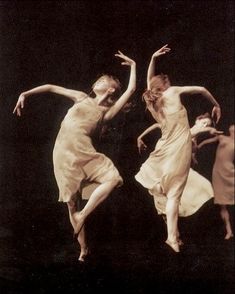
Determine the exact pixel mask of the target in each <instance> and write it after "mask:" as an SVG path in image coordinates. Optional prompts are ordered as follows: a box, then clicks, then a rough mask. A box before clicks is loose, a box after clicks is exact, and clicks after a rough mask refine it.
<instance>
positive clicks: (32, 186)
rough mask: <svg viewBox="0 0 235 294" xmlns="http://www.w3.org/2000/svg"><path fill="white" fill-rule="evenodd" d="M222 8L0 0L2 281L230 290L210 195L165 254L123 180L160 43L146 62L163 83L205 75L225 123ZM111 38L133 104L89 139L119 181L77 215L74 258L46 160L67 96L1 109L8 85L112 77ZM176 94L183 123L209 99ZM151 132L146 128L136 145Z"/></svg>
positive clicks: (229, 115)
mask: <svg viewBox="0 0 235 294" xmlns="http://www.w3.org/2000/svg"><path fill="white" fill-rule="evenodd" d="M233 15H234V4H233V1H148V0H146V1H138V0H137V1H134V0H133V1H130V0H129V1H94V2H92V1H85V0H84V1H38V2H34V1H0V68H1V71H0V115H1V124H0V193H1V194H0V215H1V217H0V239H1V243H0V287H2V289H3V292H2V293H8V292H9V293H26V292H27V293H28V292H29V293H47V292H50V291H51V289H54V290H55V292H56V293H67V292H72V293H77V292H80V293H96V291H98V290H100V291H104V290H108V291H109V292H110V291H112V292H115V293H116V291H117V292H119V291H122V292H123V293H124V292H125V293H150V292H153V293H157V292H159V293H171V292H172V291H175V290H177V289H178V290H180V291H181V292H184V291H185V293H196V292H198V291H202V292H203V291H204V292H205V291H207V292H208V291H209V292H210V291H211V292H213V293H230V292H232V291H233V288H232V287H233V283H232V277H233V273H234V253H233V250H234V247H233V242H232V241H227V242H225V241H224V240H223V237H224V230H223V224H222V222H221V220H220V218H219V210H218V207H216V206H215V205H214V204H213V201H209V202H208V203H206V204H205V205H204V206H203V207H202V209H201V210H199V211H198V212H197V213H196V214H195V215H194V216H192V217H188V218H185V219H182V220H180V226H181V231H182V237H183V239H184V241H185V243H186V244H185V249H184V250H183V252H182V253H180V255H179V256H175V255H174V254H173V253H172V252H170V251H169V250H168V249H167V248H165V246H164V240H165V237H166V231H165V224H164V222H163V221H162V220H161V218H159V217H158V216H157V213H156V211H155V208H154V206H153V201H152V198H151V197H149V195H148V193H147V191H145V190H144V189H142V188H141V187H140V186H139V185H138V184H137V183H135V181H134V175H135V173H136V172H137V171H138V168H139V167H140V164H141V163H142V162H143V161H144V159H145V158H146V157H147V155H148V153H146V154H143V155H142V156H139V154H138V152H137V149H136V137H137V136H138V134H140V132H142V131H143V130H144V129H145V128H146V127H147V126H149V125H150V124H151V123H152V122H153V120H152V118H151V117H150V115H149V114H148V113H147V112H145V106H144V104H143V103H142V101H141V95H142V93H143V91H144V89H145V85H146V83H145V80H146V71H147V66H148V62H149V60H150V57H151V54H152V53H153V52H154V51H155V50H157V49H159V48H160V47H161V46H163V45H164V44H169V47H171V49H172V50H171V52H170V54H169V55H167V56H164V57H162V58H161V59H160V60H159V62H158V67H157V71H159V72H165V73H168V74H169V76H170V78H171V81H172V84H173V85H200V86H205V87H206V88H207V89H208V90H209V91H210V92H211V93H212V94H213V95H214V97H215V98H216V99H217V100H218V102H219V103H220V104H221V108H222V119H221V121H220V122H219V124H218V128H219V129H221V130H224V131H225V132H226V131H227V128H228V126H229V125H230V124H231V123H233V122H234V121H233V118H234V55H233V54H234V53H233V51H234V23H233V21H234V18H233ZM117 50H121V51H123V52H124V54H127V55H128V56H130V57H131V58H133V59H135V60H136V62H137V74H138V76H137V79H138V84H137V86H138V87H137V91H136V92H135V94H134V95H133V98H132V101H133V104H134V105H135V106H134V107H133V109H132V110H131V111H130V112H129V113H121V114H120V115H118V116H117V118H116V119H114V121H113V122H112V123H111V124H110V125H109V129H108V131H107V132H106V133H105V134H104V136H103V138H102V141H99V140H96V146H97V149H98V150H100V151H102V152H104V153H105V154H107V155H108V156H109V157H110V158H112V160H113V161H114V162H115V164H116V166H117V167H118V169H119V171H120V173H121V175H122V176H123V178H124V181H125V184H124V185H123V187H122V188H120V189H118V190H117V191H115V192H113V193H112V194H111V195H110V197H109V198H108V199H107V201H105V202H104V203H103V204H102V205H101V206H100V207H99V208H98V209H97V210H96V211H95V212H94V213H93V214H92V215H91V216H90V218H89V219H88V221H87V230H88V233H89V239H88V242H89V244H90V247H91V257H90V261H89V262H88V265H86V266H81V265H80V264H77V262H76V258H77V256H78V253H79V250H78V246H77V244H76V242H75V241H74V240H73V238H72V228H71V227H70V224H69V220H68V217H67V207H66V205H65V204H62V203H58V202H57V198H58V190H57V186H56V183H55V179H54V175H53V166H52V150H53V144H54V141H55V138H56V135H57V132H58V130H59V126H60V123H61V121H62V119H63V117H64V115H65V114H66V112H67V110H68V108H69V107H70V106H71V102H70V101H69V100H66V99H65V98H64V97H59V96H57V95H52V94H44V95H35V96H32V97H30V99H28V101H27V104H26V106H25V110H24V115H23V116H22V117H21V118H17V117H16V116H13V115H12V110H13V108H14V106H15V103H16V101H17V99H18V96H19V95H20V93H21V92H23V91H25V90H28V89H30V88H33V87H35V86H38V85H41V84H45V83H52V84H57V85H60V86H64V87H67V88H72V89H78V90H82V91H85V92H86V91H87V92H89V91H90V87H91V85H92V83H93V82H94V81H95V79H96V78H97V77H98V76H99V74H101V73H110V74H114V75H115V76H117V77H118V78H119V79H120V81H121V83H122V85H123V89H125V87H126V85H127V83H128V74H129V69H127V68H125V67H122V66H121V65H120V62H119V60H118V59H117V58H115V57H114V54H115V53H116V52H117ZM183 102H184V104H185V106H186V108H187V110H188V114H189V121H190V125H192V124H193V122H194V120H195V117H196V116H197V115H199V114H201V113H204V112H206V111H211V105H210V103H209V102H208V101H205V99H203V98H202V97H200V96H197V95H194V96H193V97H183ZM159 135H160V134H159V133H157V132H156V134H154V133H152V134H151V135H150V136H148V137H147V138H146V142H147V143H148V145H149V150H151V149H152V148H153V146H154V144H155V140H156V137H157V138H158V137H159ZM215 148H216V145H213V146H207V147H205V148H203V150H202V151H201V152H200V153H199V155H198V159H199V165H198V167H197V170H198V171H199V172H200V173H201V174H203V175H204V176H206V177H207V178H208V179H211V170H212V165H213V161H214V155H215ZM148 152H149V151H148ZM231 210H232V209H231ZM231 212H232V213H233V211H231ZM152 289H153V290H152ZM209 292H208V293H209Z"/></svg>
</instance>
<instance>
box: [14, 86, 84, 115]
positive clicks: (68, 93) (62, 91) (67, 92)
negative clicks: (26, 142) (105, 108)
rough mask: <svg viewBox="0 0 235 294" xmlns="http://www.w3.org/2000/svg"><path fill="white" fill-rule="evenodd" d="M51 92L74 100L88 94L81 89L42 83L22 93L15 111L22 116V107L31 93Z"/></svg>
mask: <svg viewBox="0 0 235 294" xmlns="http://www.w3.org/2000/svg"><path fill="white" fill-rule="evenodd" d="M46 92H51V93H55V94H59V95H63V96H65V97H67V98H69V99H71V100H73V101H74V102H76V101H78V100H80V99H81V98H82V97H85V96H86V94H85V93H83V92H80V91H75V90H71V89H67V88H63V87H60V86H56V85H51V84H46V85H42V86H39V87H36V88H33V89H31V90H28V91H25V92H23V93H21V94H20V96H19V99H18V101H17V103H16V106H15V108H14V110H13V113H15V112H16V113H17V115H18V116H21V109H22V108H24V104H25V99H26V98H27V97H28V96H30V95H35V94H40V93H46Z"/></svg>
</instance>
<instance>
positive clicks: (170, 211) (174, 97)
mask: <svg viewBox="0 0 235 294" xmlns="http://www.w3.org/2000/svg"><path fill="white" fill-rule="evenodd" d="M170 50H171V49H170V48H169V47H168V45H165V46H163V47H162V48H160V49H159V50H157V51H156V52H155V53H154V54H153V55H152V57H151V60H150V64H149V67H148V72H147V88H148V90H151V87H150V86H151V79H152V78H153V77H154V75H155V63H156V60H157V59H158V58H159V57H160V56H162V55H165V54H167V53H168V52H170ZM161 92H162V96H161V99H162V105H163V106H162V111H163V113H164V115H165V116H167V115H169V114H172V113H175V112H177V111H179V110H180V109H181V108H182V103H181V98H180V96H181V95H182V94H189V95H193V94H201V95H202V96H203V97H205V98H206V99H207V100H209V101H210V102H211V103H212V105H213V108H212V114H211V116H212V118H213V117H215V118H216V122H218V121H219V119H220V116H221V110H220V106H219V104H218V102H217V101H216V99H215V98H214V97H213V96H212V94H211V93H210V92H209V91H208V90H207V89H206V88H204V87H200V86H184V87H178V86H171V85H170V83H166V84H162V86H161ZM147 108H148V110H149V111H150V112H151V113H153V117H154V113H155V110H154V108H153V105H151V104H147ZM157 127H158V124H154V125H153V126H151V127H150V128H149V129H150V131H151V130H153V129H155V128H157ZM138 148H139V149H140V148H146V147H145V145H144V144H143V143H142V142H141V138H140V139H139V142H138ZM178 205H179V204H178V202H177V201H176V200H175V199H174V197H171V198H168V199H167V204H166V217H167V234H168V236H167V240H166V243H167V244H168V245H169V246H170V247H171V248H172V249H173V250H174V251H175V252H179V243H178V241H177V238H178V237H177V235H178V233H177V232H178Z"/></svg>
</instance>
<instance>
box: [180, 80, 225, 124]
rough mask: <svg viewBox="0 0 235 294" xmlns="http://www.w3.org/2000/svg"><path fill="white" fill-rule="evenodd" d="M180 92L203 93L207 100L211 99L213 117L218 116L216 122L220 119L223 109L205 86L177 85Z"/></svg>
mask: <svg viewBox="0 0 235 294" xmlns="http://www.w3.org/2000/svg"><path fill="white" fill-rule="evenodd" d="M175 88H176V89H177V91H178V93H179V94H201V95H203V96H204V97H205V98H206V99H207V100H209V101H210V102H211V103H212V104H213V105H214V107H213V109H212V113H211V117H212V118H213V117H214V116H215V117H216V123H218V121H219V120H220V117H221V109H220V105H219V103H218V102H217V101H216V99H215V98H214V97H213V95H212V94H211V93H210V92H209V91H208V90H207V89H206V88H205V87H200V86H185V87H175Z"/></svg>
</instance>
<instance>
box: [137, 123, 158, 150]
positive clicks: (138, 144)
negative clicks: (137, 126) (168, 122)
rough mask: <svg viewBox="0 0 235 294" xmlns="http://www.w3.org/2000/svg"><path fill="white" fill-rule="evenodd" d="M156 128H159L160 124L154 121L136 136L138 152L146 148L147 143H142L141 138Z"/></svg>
mask: <svg viewBox="0 0 235 294" xmlns="http://www.w3.org/2000/svg"><path fill="white" fill-rule="evenodd" d="M157 128H160V125H159V124H158V123H155V124H153V125H151V126H150V127H149V128H147V129H146V130H145V131H144V132H143V133H142V134H141V135H139V137H138V138H137V147H138V150H139V153H141V151H142V150H145V149H146V148H147V145H146V144H145V143H144V141H143V140H142V138H143V137H144V136H145V135H147V134H148V133H150V132H152V131H153V130H155V129H157Z"/></svg>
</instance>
